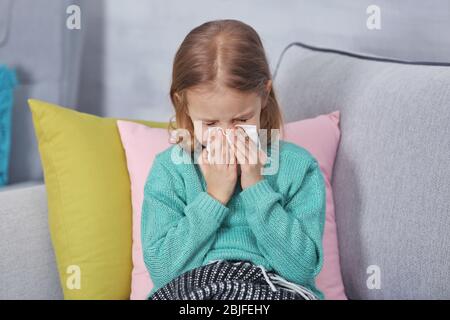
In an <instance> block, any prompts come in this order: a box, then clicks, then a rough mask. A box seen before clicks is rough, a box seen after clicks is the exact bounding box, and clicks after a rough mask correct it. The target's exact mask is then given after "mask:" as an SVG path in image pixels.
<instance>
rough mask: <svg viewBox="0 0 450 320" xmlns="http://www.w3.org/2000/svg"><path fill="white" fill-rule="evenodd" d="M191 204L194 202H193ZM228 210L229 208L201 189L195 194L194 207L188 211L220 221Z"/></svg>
mask: <svg viewBox="0 0 450 320" xmlns="http://www.w3.org/2000/svg"><path fill="white" fill-rule="evenodd" d="M191 204H194V202H192V203H191ZM229 210H230V209H229V208H228V207H226V206H224V205H223V204H222V203H221V202H220V201H218V200H217V199H214V198H213V197H212V196H211V195H209V194H208V193H207V192H206V191H203V192H200V193H199V194H198V195H197V199H196V200H195V209H194V210H190V211H192V213H194V214H198V215H199V216H201V217H204V218H205V217H208V218H207V219H213V220H214V221H217V222H218V223H221V222H222V220H223V218H224V217H225V215H226V214H227V212H228V211H229Z"/></svg>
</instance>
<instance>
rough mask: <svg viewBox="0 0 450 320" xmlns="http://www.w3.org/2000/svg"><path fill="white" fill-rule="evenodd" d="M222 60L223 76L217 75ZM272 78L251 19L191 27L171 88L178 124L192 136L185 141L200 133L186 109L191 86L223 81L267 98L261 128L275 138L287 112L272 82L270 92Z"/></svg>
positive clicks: (176, 60)
mask: <svg viewBox="0 0 450 320" xmlns="http://www.w3.org/2000/svg"><path fill="white" fill-rule="evenodd" d="M219 65H220V71H221V72H220V75H221V79H218V73H219V72H218V71H219ZM222 75H223V77H222ZM269 80H271V74H270V69H269V65H268V63H267V58H266V54H265V51H264V47H263V44H262V42H261V39H260V37H259V36H258V34H257V32H256V31H255V30H254V29H253V28H252V27H250V26H249V25H247V24H245V23H243V22H241V21H238V20H215V21H210V22H206V23H204V24H202V25H200V26H198V27H196V28H194V29H193V30H192V31H191V32H189V34H188V35H187V36H186V37H185V39H184V40H183V42H182V43H181V45H180V47H179V48H178V50H177V53H176V55H175V58H174V62H173V70H172V84H171V88H170V98H171V101H172V104H173V106H174V108H175V116H174V117H175V123H176V128H177V129H186V130H188V131H189V133H190V137H191V141H185V143H187V145H188V147H189V149H190V150H192V148H191V146H193V145H194V139H195V136H194V125H193V123H192V120H191V118H190V117H189V115H188V113H187V110H188V109H187V107H188V101H187V98H186V96H187V95H186V90H187V89H190V88H194V87H197V86H200V85H213V84H217V83H218V82H219V83H220V84H224V85H225V86H226V87H227V88H230V89H235V90H239V91H242V92H256V93H258V94H259V95H260V96H261V97H264V98H265V99H264V100H263V101H266V105H265V107H264V108H263V109H262V110H261V117H260V128H261V129H267V139H268V140H267V141H268V142H269V143H270V139H271V135H270V133H271V129H279V130H281V129H282V125H283V116H282V113H281V109H280V106H279V103H278V101H277V98H276V95H275V91H274V89H273V88H272V87H271V89H270V92H268V94H267V90H266V84H267V82H268V81H269ZM172 119H173V117H172ZM174 129H175V127H174V122H173V121H170V124H169V128H168V130H169V132H171V131H172V130H174ZM180 142H181V141H180V140H178V141H177V143H180Z"/></svg>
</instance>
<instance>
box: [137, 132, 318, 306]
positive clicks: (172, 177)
mask: <svg viewBox="0 0 450 320" xmlns="http://www.w3.org/2000/svg"><path fill="white" fill-rule="evenodd" d="M278 151H279V152H278V153H273V156H272V154H271V152H270V148H268V156H269V158H270V161H271V162H272V163H273V161H275V160H274V159H275V156H276V154H279V168H278V171H277V172H276V174H273V175H264V176H263V180H261V181H259V182H257V183H256V184H254V185H252V186H250V187H248V188H246V189H244V190H242V188H241V186H240V182H239V181H240V179H239V177H238V183H237V184H236V189H235V192H234V194H233V196H232V198H231V199H230V201H229V202H228V203H227V205H226V206H225V205H223V204H222V203H221V202H219V201H217V200H216V199H215V198H213V197H212V196H210V195H209V194H208V193H207V192H206V191H205V190H206V182H205V180H204V178H203V175H202V173H201V170H200V167H199V165H198V164H197V163H193V156H192V155H191V154H188V152H186V151H184V149H183V148H181V147H180V146H179V145H173V146H171V147H170V148H168V149H166V150H165V151H163V152H161V153H159V154H158V155H157V156H156V157H155V160H154V162H153V166H152V168H151V170H150V172H149V175H148V177H147V181H146V184H145V189H144V201H143V204H142V220H141V236H142V250H143V256H144V262H145V265H146V267H147V269H148V271H149V273H150V275H151V278H152V281H153V284H154V287H153V289H152V291H151V292H150V293H149V296H150V295H152V294H153V293H154V292H155V291H156V290H158V289H159V288H161V287H162V286H164V285H165V284H166V283H168V282H170V281H171V280H172V279H174V278H176V277H177V276H179V275H181V274H182V273H184V272H186V271H189V270H191V269H194V268H197V267H200V266H202V265H205V264H207V263H208V262H209V261H211V260H219V259H225V260H247V261H251V262H253V263H254V264H256V265H262V266H263V267H265V268H266V269H267V270H269V271H274V272H276V273H277V274H279V275H280V276H282V277H284V278H285V279H286V280H288V281H291V282H294V283H296V284H300V285H303V286H305V287H307V288H309V289H311V290H312V291H313V292H314V293H316V294H317V295H318V296H319V298H321V299H323V298H324V297H323V294H322V292H321V291H319V290H318V289H317V288H316V286H315V281H314V279H315V277H316V276H317V274H318V273H319V271H320V270H321V268H322V264H323V250H322V235H323V229H324V223H325V184H324V179H323V176H322V172H321V170H320V168H319V166H318V163H317V160H316V159H315V158H314V157H313V156H312V155H311V154H310V153H309V152H308V151H307V150H305V149H304V148H302V147H299V146H297V145H295V144H293V143H290V142H286V141H284V140H280V143H279V149H278ZM172 152H174V154H176V155H177V156H178V158H179V159H183V163H174V162H173V161H172V158H171V154H172ZM269 165H270V162H268V163H267V164H266V167H267V166H269Z"/></svg>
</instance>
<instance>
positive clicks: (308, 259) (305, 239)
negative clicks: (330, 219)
mask: <svg viewBox="0 0 450 320" xmlns="http://www.w3.org/2000/svg"><path fill="white" fill-rule="evenodd" d="M299 167H305V165H301V166H299V165H296V164H295V161H293V162H292V166H290V169H289V171H290V172H289V176H290V177H292V176H294V177H295V181H294V182H292V184H291V185H290V187H289V188H288V189H290V190H291V191H290V192H289V194H290V196H289V199H286V202H285V203H283V201H282V199H283V198H282V195H281V194H280V193H278V192H275V191H274V189H273V188H272V187H271V185H270V184H269V182H268V181H267V180H266V179H263V180H261V181H259V182H257V183H256V184H254V185H252V186H250V187H248V188H246V189H245V190H243V191H242V192H241V197H242V201H243V203H244V208H245V212H246V217H247V220H248V223H249V225H250V227H251V229H252V231H253V233H254V234H255V237H256V239H257V244H258V247H259V249H260V250H261V252H262V254H263V255H264V256H265V258H266V259H267V260H268V261H270V264H271V265H272V267H273V268H274V270H275V272H277V273H278V274H280V275H281V276H283V277H284V278H285V279H287V280H289V281H293V282H295V283H298V284H302V283H310V282H311V281H314V278H315V276H316V275H317V274H318V273H319V271H320V270H321V268H322V264H323V253H322V252H323V250H322V236H323V228H324V224H325V203H326V202H325V184H324V180H323V176H322V172H321V170H320V168H319V166H318V164H317V161H316V160H315V159H314V158H312V161H311V163H310V164H309V165H307V167H306V169H301V170H294V168H299ZM291 169H292V170H291ZM295 172H297V173H298V172H301V173H300V174H299V175H298V176H297V175H296V174H295ZM302 174H303V176H302ZM289 180H292V179H289Z"/></svg>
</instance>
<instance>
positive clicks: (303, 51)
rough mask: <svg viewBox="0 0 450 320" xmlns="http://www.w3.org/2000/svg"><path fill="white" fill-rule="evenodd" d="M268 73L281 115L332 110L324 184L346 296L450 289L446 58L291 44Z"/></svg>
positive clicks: (435, 293)
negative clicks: (399, 57) (331, 163)
mask: <svg viewBox="0 0 450 320" xmlns="http://www.w3.org/2000/svg"><path fill="white" fill-rule="evenodd" d="M274 82H275V88H276V90H277V93H278V96H279V99H280V103H281V105H282V108H283V111H284V115H285V119H286V120H287V122H290V121H294V120H300V119H304V118H309V117H314V116H316V115H319V114H323V113H329V112H332V111H335V110H340V111H341V130H342V136H341V142H340V146H339V149H338V154H337V158H336V162H335V168H334V175H333V182H332V185H333V191H334V199H335V205H336V219H337V227H338V238H339V248H340V257H341V265H342V273H343V280H344V284H345V288H346V293H347V295H348V297H349V298H354V299H391V298H392V299H399V298H406V299H408V298H411V299H416V298H424V299H432V298H447V299H448V298H450V287H449V285H448V284H449V283H450V268H449V264H448V263H449V261H450V233H449V229H450V228H449V227H450V165H449V163H450V66H430V65H414V64H406V63H401V62H392V61H391V62H389V61H382V60H378V61H377V60H374V59H369V58H364V57H358V56H352V55H349V54H345V53H338V52H332V51H328V52H327V51H326V50H320V49H314V48H307V47H305V46H303V45H301V44H297V45H292V46H290V47H288V49H287V50H286V51H285V54H284V56H283V58H282V60H281V61H280V64H279V68H278V69H277V71H276V76H275V81H274ZM374 272H375V273H374ZM378 275H379V276H380V277H379V280H380V282H379V283H380V287H379V288H378V289H377V287H375V288H372V286H371V285H368V284H367V281H368V279H369V280H370V279H373V276H378Z"/></svg>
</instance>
